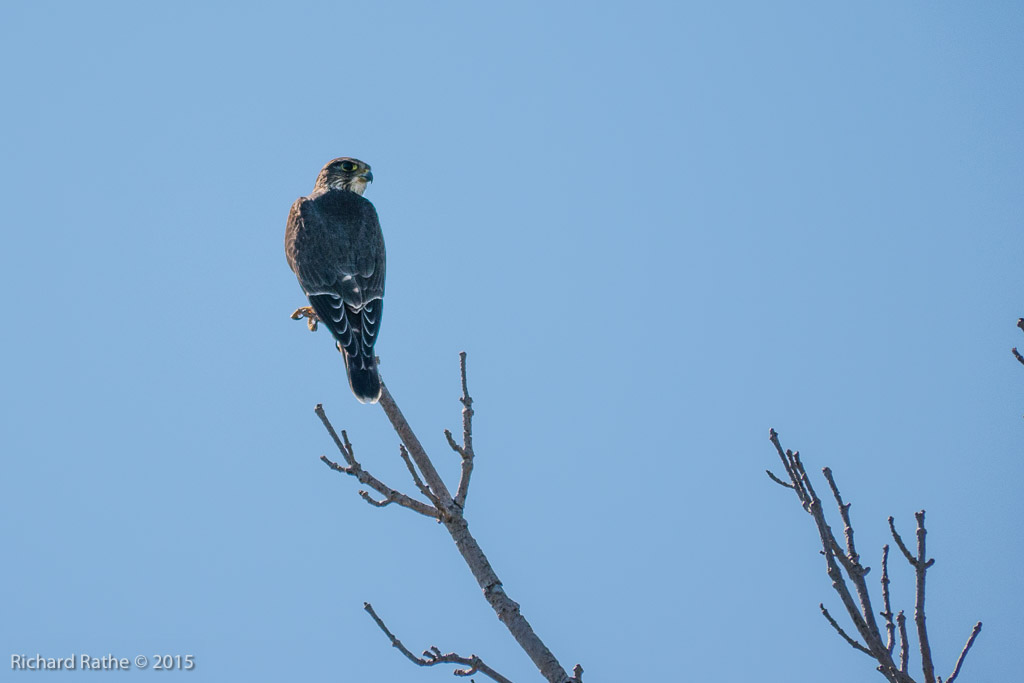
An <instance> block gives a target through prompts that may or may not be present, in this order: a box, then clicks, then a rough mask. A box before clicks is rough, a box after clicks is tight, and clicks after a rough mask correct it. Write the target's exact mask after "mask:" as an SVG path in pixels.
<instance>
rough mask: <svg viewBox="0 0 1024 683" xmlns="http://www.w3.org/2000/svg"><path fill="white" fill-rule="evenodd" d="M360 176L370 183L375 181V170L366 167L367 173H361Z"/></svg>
mask: <svg viewBox="0 0 1024 683" xmlns="http://www.w3.org/2000/svg"><path fill="white" fill-rule="evenodd" d="M359 177H360V178H363V179H364V180H366V182H368V183H372V182H373V172H372V171H371V170H370V169H366V173H360V174H359Z"/></svg>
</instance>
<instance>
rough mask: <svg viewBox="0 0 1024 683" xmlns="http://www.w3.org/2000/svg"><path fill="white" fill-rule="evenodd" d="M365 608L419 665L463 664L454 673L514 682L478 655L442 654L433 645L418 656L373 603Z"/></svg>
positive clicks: (396, 643)
mask: <svg viewBox="0 0 1024 683" xmlns="http://www.w3.org/2000/svg"><path fill="white" fill-rule="evenodd" d="M363 609H364V610H366V611H367V613H369V615H370V616H371V617H373V620H374V621H375V622H377V626H379V627H380V630H381V631H383V632H384V635H386V636H387V637H388V639H389V640H390V641H391V645H392V647H395V648H397V649H398V651H399V652H401V653H402V654H403V655H405V656H406V658H407V659H408V660H409V661H410V662H412V663H414V664H418V665H419V666H436V665H437V664H462V665H464V666H468V667H469V668H468V669H456V670H455V671H453V672H452V673H454V674H455V675H456V676H472V675H473V674H475V673H482V674H484V675H485V676H487V677H489V678H491V679H493V680H495V681H498V683H512V681H511V680H509V679H508V678H505V677H504V676H502V675H501V674H500V673H498V672H497V671H495V670H494V669H492V668H491V667H489V666H487V665H486V664H484V661H483V660H482V659H480V658H479V657H477V656H476V655H470V656H469V657H462V656H460V655H457V654H455V653H454V652H449V653H448V654H441V651H440V650H439V649H438V648H436V647H434V646H431V647H430V648H429V649H427V650H424V651H423V656H422V657H417V656H416V655H414V654H413V653H412V652H410V651H409V648H407V647H406V646H405V645H403V644H402V641H401V640H399V639H398V638H397V637H396V636H395V634H394V633H392V632H391V631H390V630H389V629H388V627H387V626H386V625H385V624H384V621H383V620H382V619H381V618H380V617H379V616H377V613H376V612H375V611H374V609H373V605H371V604H370V603H368V602H364V603H363Z"/></svg>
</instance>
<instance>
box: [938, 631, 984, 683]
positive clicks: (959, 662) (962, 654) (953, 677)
mask: <svg viewBox="0 0 1024 683" xmlns="http://www.w3.org/2000/svg"><path fill="white" fill-rule="evenodd" d="M979 633H981V622H980V621H979V622H978V623H977V624H975V625H974V629H973V630H972V631H971V635H970V636H969V637H968V638H967V644H966V645H964V649H963V650H962V651H961V652H960V656H959V657H957V660H956V666H955V667H954V668H953V673H952V674H950V675H949V678H947V679H946V683H953V681H955V680H956V677H957V676H959V675H960V667H961V666H963V663H964V658H965V657H967V652H968V650H970V649H971V645H974V639H975V638H977V637H978V634H979Z"/></svg>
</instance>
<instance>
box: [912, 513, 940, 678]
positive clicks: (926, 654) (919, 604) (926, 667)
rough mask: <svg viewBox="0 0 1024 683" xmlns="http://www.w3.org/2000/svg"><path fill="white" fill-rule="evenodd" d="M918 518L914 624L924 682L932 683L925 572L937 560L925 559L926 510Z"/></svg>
mask: <svg viewBox="0 0 1024 683" xmlns="http://www.w3.org/2000/svg"><path fill="white" fill-rule="evenodd" d="M914 517H916V518H917V561H916V562H915V563H914V570H915V572H916V573H917V581H916V584H917V599H916V601H915V603H914V623H915V624H917V640H918V645H920V646H921V668H922V670H923V671H924V680H925V681H926V682H927V683H931V682H932V681H934V680H935V665H934V664H932V647H931V645H930V644H929V643H928V628H927V627H926V626H925V614H924V581H925V572H926V571H928V567H930V566H932V564H933V563H934V562H935V560H927V559H925V552H924V537H925V534H927V531H925V528H924V510H921V511H920V512H916V513H914Z"/></svg>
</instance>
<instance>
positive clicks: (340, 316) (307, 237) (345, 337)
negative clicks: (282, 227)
mask: <svg viewBox="0 0 1024 683" xmlns="http://www.w3.org/2000/svg"><path fill="white" fill-rule="evenodd" d="M372 181H373V174H372V173H371V172H370V166H369V164H367V163H365V162H362V161H360V160H359V159H352V158H351V157H340V158H338V159H334V160H332V161H330V162H328V163H327V165H326V166H324V167H323V169H322V170H321V171H320V175H319V176H317V179H316V185H315V186H314V187H313V192H311V193H310V195H309V196H308V197H300V198H299V199H297V200H295V203H294V204H292V210H291V212H290V213H289V214H288V229H287V230H286V231H285V238H284V247H285V255H286V256H287V257H288V265H289V266H291V268H292V272H294V273H295V277H297V278H298V279H299V284H300V285H301V286H302V291H304V292H305V293H306V297H307V298H309V303H310V305H311V308H312V309H313V311H312V312H313V313H315V314H316V318H319V319H320V322H322V323H323V324H325V325H326V326H327V328H328V329H329V330H330V331H331V334H332V335H334V339H335V340H336V341H337V346H338V350H340V351H341V353H342V355H343V356H344V357H345V369H346V370H347V371H348V383H349V386H351V387H352V393H353V394H355V395H356V398H358V399H359V400H360V401H361V402H363V403H376V402H377V400H378V399H379V398H380V393H381V384H380V376H379V375H378V374H377V360H376V357H375V356H374V355H373V345H374V344H375V343H376V341H377V333H378V332H379V331H380V318H381V313H382V312H383V308H384V234H383V233H382V232H381V229H380V221H379V220H378V218H377V210H376V209H374V208H373V204H371V203H370V201H369V200H368V199H365V198H364V197H363V191H364V190H365V189H366V185H367V184H368V183H370V182H372ZM302 310H303V309H299V311H296V312H295V315H293V316H292V317H299V316H300V311H302ZM305 315H307V316H309V318H310V328H311V329H315V322H314V321H315V319H316V318H314V317H313V316H312V315H310V312H307V313H305Z"/></svg>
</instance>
